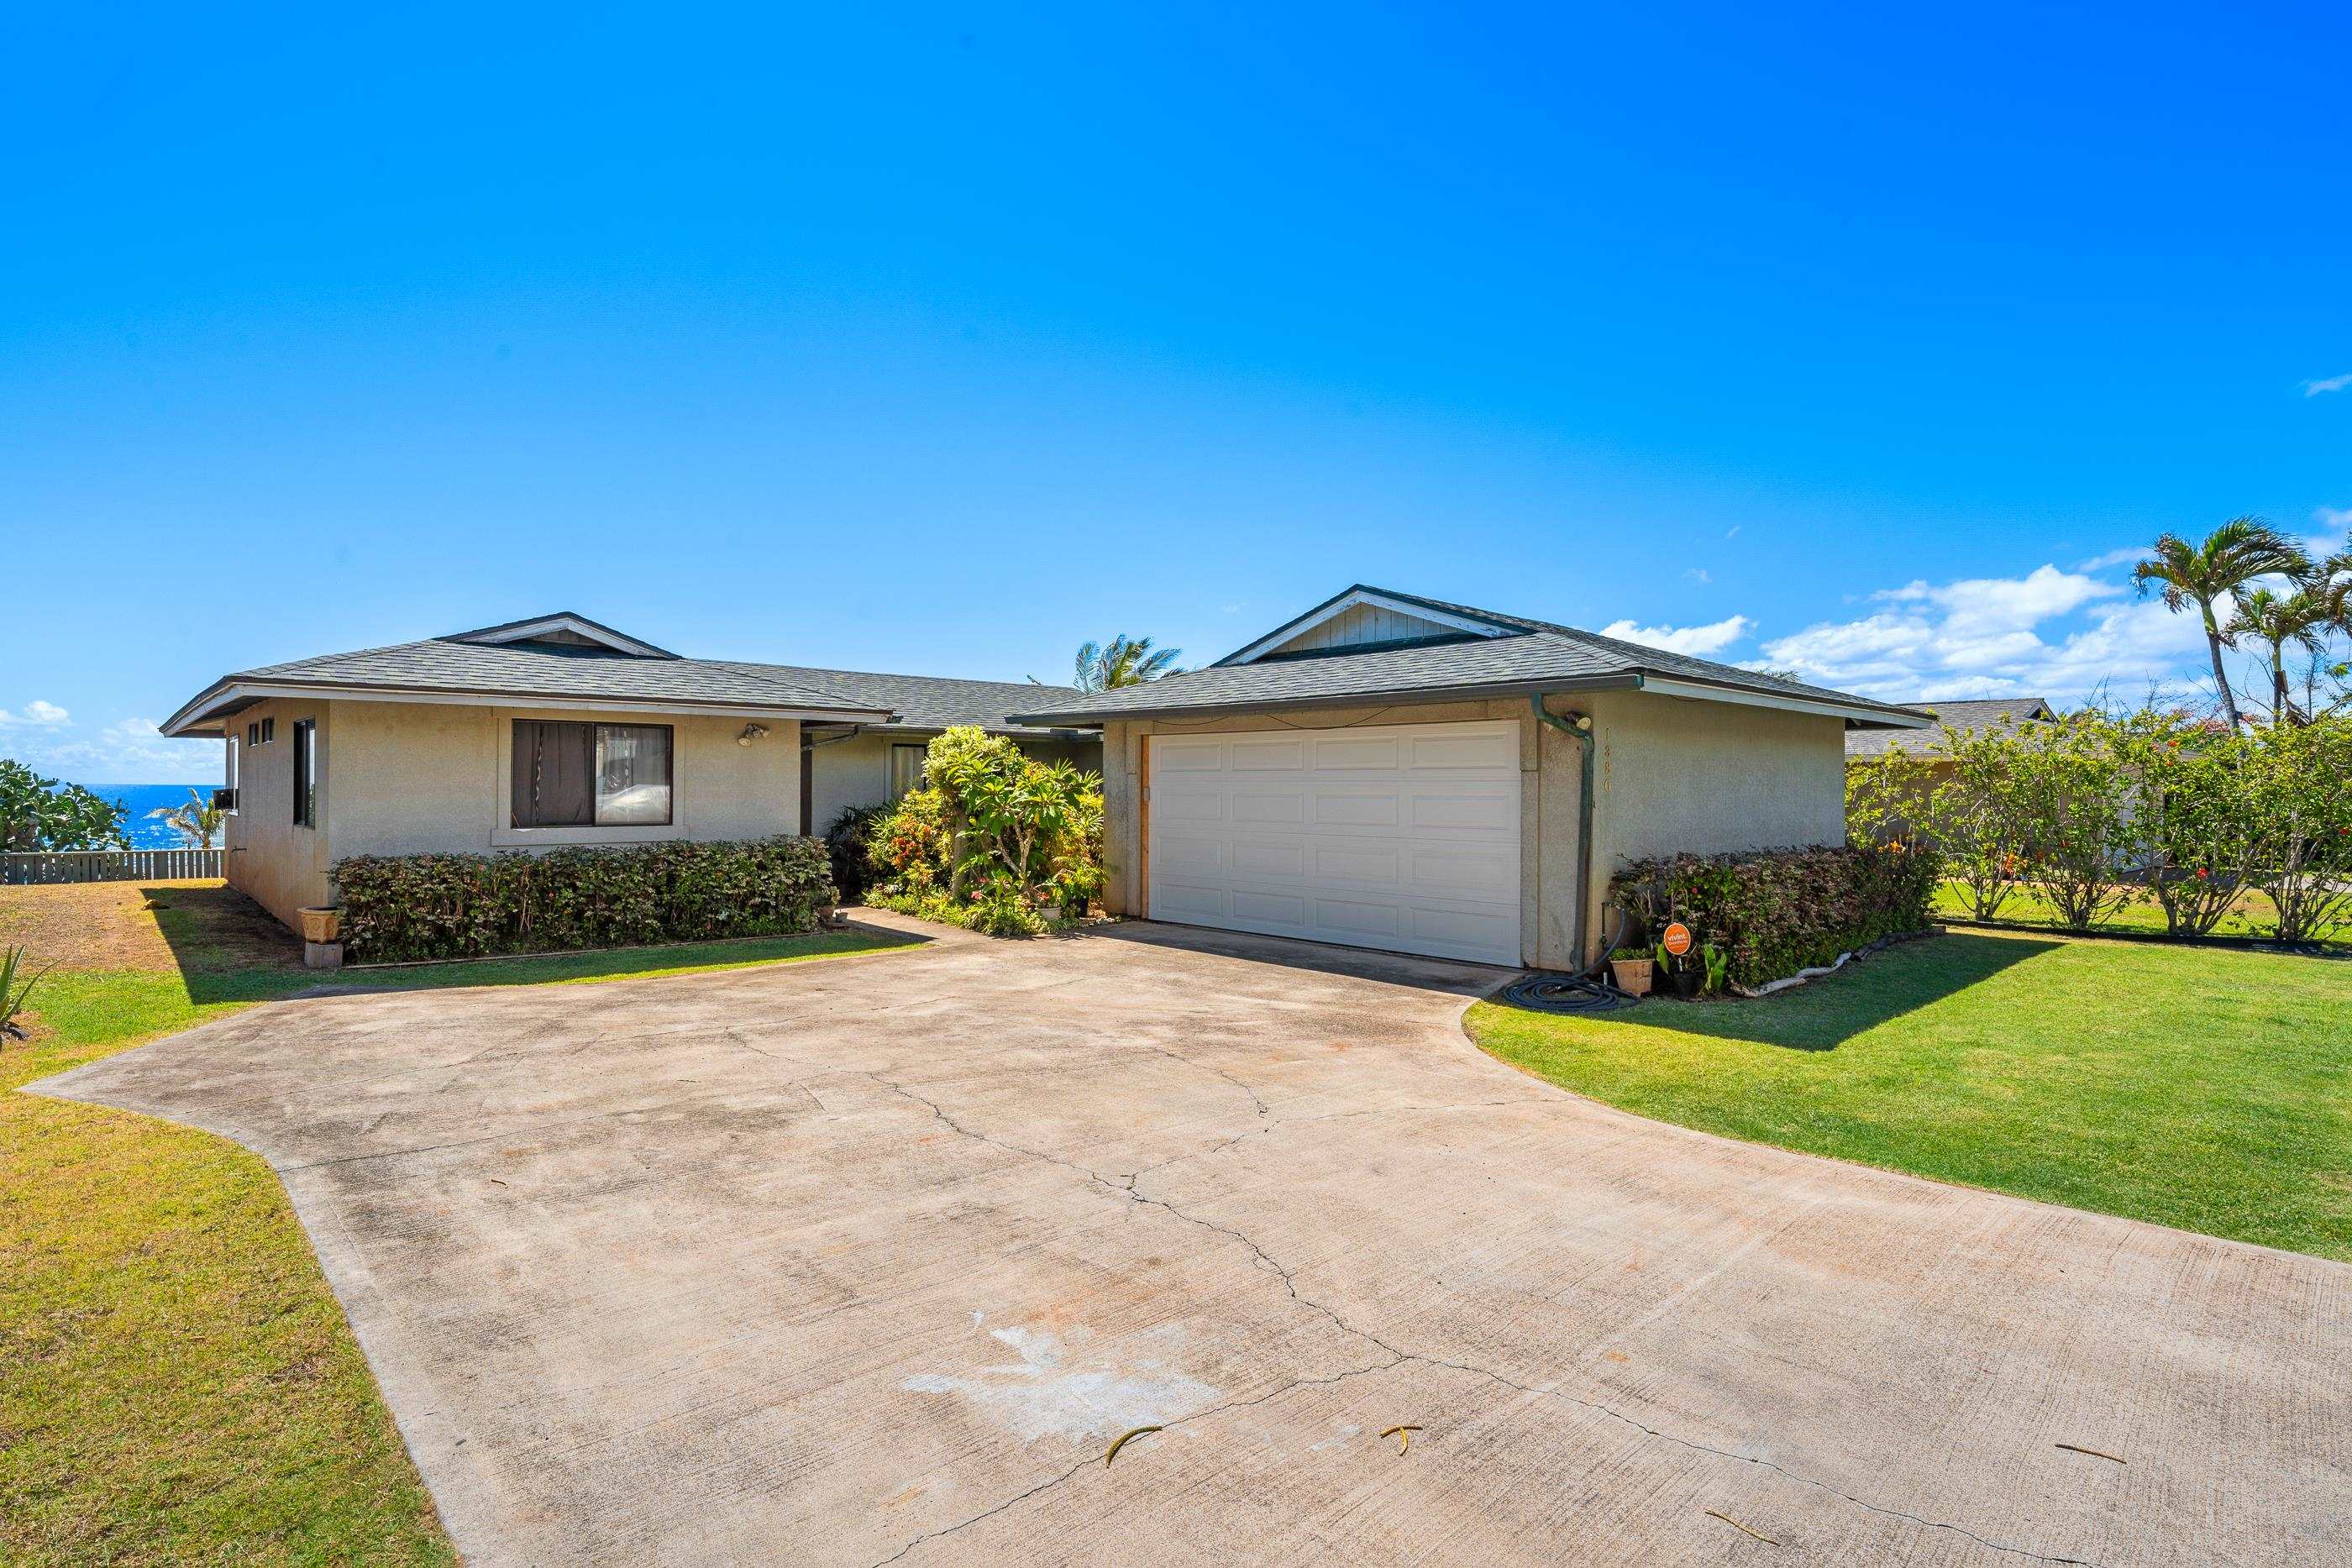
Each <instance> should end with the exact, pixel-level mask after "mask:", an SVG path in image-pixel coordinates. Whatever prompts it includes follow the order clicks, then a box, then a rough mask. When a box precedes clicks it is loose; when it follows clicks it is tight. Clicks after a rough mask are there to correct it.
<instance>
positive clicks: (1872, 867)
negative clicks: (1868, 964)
mask: <svg viewBox="0 0 2352 1568" xmlns="http://www.w3.org/2000/svg"><path fill="white" fill-rule="evenodd" d="M1940 874H1941V873H1940V869H1939V866H1938V863H1937V856H1936V854H1935V852H1933V851H1932V850H1919V849H1912V848H1907V847H1906V846H1904V845H1902V844H1892V845H1880V844H1872V843H1861V844H1853V845H1850V846H1847V847H1845V848H1843V849H1832V848H1829V847H1826V846H1824V847H1820V848H1814V849H1799V850H1758V851H1751V852H1747V853H1743V854H1727V855H1675V856H1672V857H1669V858H1665V859H1659V860H1647V861H1637V862H1633V864H1631V865H1628V866H1626V867H1625V868H1624V869H1623V870H1622V871H1621V872H1619V873H1618V874H1617V876H1616V877H1615V878H1614V879H1613V880H1612V883H1610V893H1611V895H1612V899H1613V901H1614V902H1615V903H1616V904H1617V905H1618V906H1619V907H1620V908H1621V909H1623V910H1626V911H1627V912H1629V913H1630V914H1632V915H1633V916H1635V917H1636V918H1638V919H1640V920H1642V921H1643V922H1644V923H1645V924H1646V925H1647V926H1648V927H1649V929H1650V930H1651V931H1652V932H1653V933H1655V932H1657V931H1659V930H1661V929H1663V928H1664V926H1665V925H1666V924H1667V923H1668V922H1670V921H1676V920H1679V921H1681V922H1682V923H1683V924H1684V925H1687V926H1689V927H1690V929H1691V933H1692V935H1693V936H1694V937H1696V939H1697V940H1698V941H1699V942H1700V943H1702V944H1704V945H1705V946H1709V947H1714V948H1716V949H1717V951H1718V953H1719V954H1720V955H1721V958H1720V959H1719V960H1714V961H1709V962H1708V969H1709V971H1710V977H1713V976H1714V975H1716V974H1722V975H1724V976H1727V977H1728V978H1729V979H1730V980H1731V981H1733V982H1734V983H1736V984H1738V985H1741V986H1746V987H1750V988H1753V987H1757V986H1761V985H1764V984H1766V983H1768V982H1769V981H1772V980H1777V979H1781V978H1783V977H1787V976H1790V975H1793V974H1795V973H1796V972H1797V971H1798V970H1800V969H1805V968H1811V967H1816V966H1819V965H1822V964H1828V963H1832V962H1834V961H1835V959H1836V958H1837V956H1838V955H1839V954H1841V953H1848V952H1852V951H1853V949H1855V948H1857V947H1860V946H1865V945H1866V944H1868V943H1871V942H1875V941H1877V940H1879V939H1880V938H1881V937H1885V936H1907V935H1909V934H1911V933H1913V932H1916V931H1921V930H1925V929H1926V928H1927V923H1928V916H1927V906H1928V902H1929V900H1930V899H1932V898H1933V897H1934V895H1935V891H1936V884H1937V881H1938V879H1939V877H1940ZM1718 963H1719V965H1720V967H1718Z"/></svg>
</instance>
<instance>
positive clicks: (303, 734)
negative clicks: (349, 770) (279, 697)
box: [294, 718, 319, 828]
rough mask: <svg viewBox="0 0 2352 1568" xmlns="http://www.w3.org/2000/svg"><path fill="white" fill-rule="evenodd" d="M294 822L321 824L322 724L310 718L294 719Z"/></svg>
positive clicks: (296, 824)
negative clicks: (320, 745) (320, 727)
mask: <svg viewBox="0 0 2352 1568" xmlns="http://www.w3.org/2000/svg"><path fill="white" fill-rule="evenodd" d="M294 825H295V826H296V827H298V828H315V827H317V826H318V825H319V726H318V724H317V722H316V721H315V720H312V719H307V718H298V719H296V720H295V721H294Z"/></svg>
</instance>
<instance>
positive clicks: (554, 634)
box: [440, 610, 677, 659]
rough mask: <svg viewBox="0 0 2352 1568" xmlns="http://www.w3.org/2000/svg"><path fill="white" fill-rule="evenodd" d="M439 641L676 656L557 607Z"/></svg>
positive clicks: (647, 656)
mask: <svg viewBox="0 0 2352 1568" xmlns="http://www.w3.org/2000/svg"><path fill="white" fill-rule="evenodd" d="M440 641H442V642H444V643H485V644H488V645H490V646H500V645H504V644H507V643H551V644H553V645H555V646H557V647H562V648H595V649H601V650H603V651H604V652H605V653H621V654H625V655H626V656H628V657H630V658H633V659H675V658H677V654H676V653H671V652H670V651H669V650H668V649H667V648H656V647H655V646H654V645H653V644H652V643H642V642H639V641H638V640H637V639H636V638H635V637H632V636H630V635H629V634H628V633H627V632H616V631H614V629H613V628H612V627H610V626H607V625H605V624H604V622H601V621H591V620H589V619H588V617H586V616H585V615H575V614H573V613H572V612H571V611H569V610H559V611H557V612H554V613H553V614H551V615H534V616H531V617H530V619H529V620H525V621H509V622H505V623H503V624H502V625H498V626H481V627H477V628H476V629H475V630H473V631H471V632H450V633H449V634H448V635H447V636H446V637H444V638H441V639H440Z"/></svg>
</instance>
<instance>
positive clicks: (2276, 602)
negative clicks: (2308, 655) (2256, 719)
mask: <svg viewBox="0 0 2352 1568" xmlns="http://www.w3.org/2000/svg"><path fill="white" fill-rule="evenodd" d="M2332 619H2333V616H2332V615H2331V613H2330V610H2329V605H2328V602H2327V597H2326V594H2325V592H2324V591H2315V590H2314V589H2313V588H2311V587H2302V588H2298V589H2296V590H2295V591H2294V592H2292V593H2277V592H2273V591H2271V590H2270V589H2267V588H2257V589H2255V590H2254V591H2252V592H2251V593H2249V594H2247V595H2246V596H2245V597H2244V598H2243V599H2241V600H2240V601H2238V612H2237V613H2236V614H2235V615H2233V616H2231V618H2230V624H2229V625H2228V627H2226V628H2225V629H2224V630H2223V632H2222V633H2221V634H2222V635H2223V636H2224V637H2226V638H2228V639H2229V640H2230V641H2231V643H2232V644H2233V645H2234V644H2235V643H2236V642H2237V640H2238V639H2239V638H2241V637H2251V638H2252V639H2253V640H2254V641H2255V642H2257V643H2263V645H2265V646H2266V647H2268V648H2269V649H2270V651H2271V722H2272V723H2273V724H2286V723H2290V722H2292V721H2294V719H2296V718H2297V717H2298V715H2297V714H2296V713H2295V711H2294V703H2293V702H2292V701H2290V700H2289V699H2288V697H2287V695H2286V690H2287V689H2286V651H2287V648H2288V646H2289V644H2294V645H2295V646H2298V647H2302V648H2305V649H2307V650H2309V651H2310V652H2312V653H2318V652H2319V650H2320V647H2321V644H2322V643H2323V640H2324V639H2325V637H2326V629H2327V627H2328V624H2329V622H2331V621H2332Z"/></svg>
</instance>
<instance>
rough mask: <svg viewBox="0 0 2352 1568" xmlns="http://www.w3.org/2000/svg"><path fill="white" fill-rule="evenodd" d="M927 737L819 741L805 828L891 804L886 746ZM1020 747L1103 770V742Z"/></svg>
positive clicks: (812, 759)
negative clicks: (847, 813)
mask: <svg viewBox="0 0 2352 1568" xmlns="http://www.w3.org/2000/svg"><path fill="white" fill-rule="evenodd" d="M929 740H930V737H929V736H928V735H892V734H877V733H875V732H873V731H870V730H868V731H863V732H860V733H859V734H856V735H854V736H851V737H849V738H848V739H846V740H834V741H824V740H820V741H819V743H818V744H817V745H816V746H815V747H814V748H813V749H812V750H811V752H810V754H809V800H810V802H811V805H810V811H809V831H812V832H815V833H823V832H824V831H825V829H827V828H829V827H831V826H833V821H834V819H835V818H836V817H838V816H840V815H841V814H842V812H844V811H845V810H849V808H850V807H852V806H887V805H888V804H889V803H890V747H893V746H922V745H926V744H928V743H929ZM1019 745H1020V747H1021V749H1022V750H1024V751H1025V752H1027V753H1028V754H1029V755H1030V756H1032V757H1034V758H1039V759H1041V760H1043V761H1046V762H1062V761H1066V762H1071V763H1075V764H1076V765H1077V766H1078V767H1080V768H1085V769H1087V771H1088V772H1100V771H1101V769H1102V746H1101V744H1100V743H1099V742H1095V741H1078V742H1070V743H1066V742H1061V741H1052V740H1024V741H1021V742H1020V743H1019Z"/></svg>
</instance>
